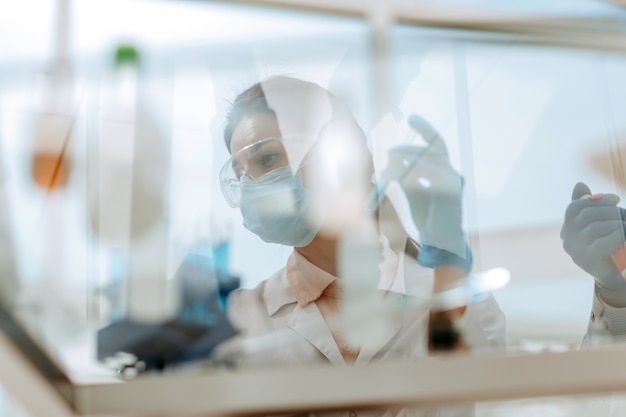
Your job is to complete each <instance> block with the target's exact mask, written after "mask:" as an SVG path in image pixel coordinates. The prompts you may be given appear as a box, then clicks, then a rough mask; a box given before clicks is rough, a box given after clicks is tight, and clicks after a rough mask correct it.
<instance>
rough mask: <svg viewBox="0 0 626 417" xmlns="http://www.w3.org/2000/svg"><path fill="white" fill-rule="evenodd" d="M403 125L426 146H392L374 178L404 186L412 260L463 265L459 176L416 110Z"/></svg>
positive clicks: (466, 258)
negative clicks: (414, 239)
mask: <svg viewBox="0 0 626 417" xmlns="http://www.w3.org/2000/svg"><path fill="white" fill-rule="evenodd" d="M409 124H410V126H411V128H412V129H413V130H415V131H416V132H417V133H419V134H420V135H421V136H422V137H423V138H424V140H425V141H426V142H427V144H428V145H427V146H413V145H400V146H397V147H394V148H392V149H391V150H390V151H389V163H388V165H387V168H386V169H385V170H384V171H383V173H382V174H381V177H380V182H381V186H382V187H383V188H384V187H386V185H387V184H388V183H390V182H392V181H397V182H398V184H399V185H400V187H401V188H402V190H403V191H404V193H405V195H406V197H407V200H408V203H409V206H410V208H411V217H412V219H413V222H414V223H415V226H416V228H417V229H418V230H419V233H420V242H421V243H422V249H421V250H420V254H419V256H418V261H420V263H421V264H422V265H424V266H428V267H435V266H448V265H458V266H463V267H465V268H466V269H467V270H469V269H471V253H470V251H469V248H468V246H467V244H466V242H465V233H464V231H463V227H462V223H463V208H462V196H463V179H462V177H461V175H460V174H459V173H458V172H456V171H455V170H454V168H453V167H452V165H451V164H450V160H449V159H448V151H447V149H446V145H445V142H444V141H443V139H442V138H441V136H440V135H439V134H438V133H437V131H436V130H435V129H434V128H433V127H432V126H431V125H430V124H429V123H428V122H427V121H425V120H424V119H422V118H421V117H419V116H416V115H412V116H410V117H409ZM379 192H380V191H379Z"/></svg>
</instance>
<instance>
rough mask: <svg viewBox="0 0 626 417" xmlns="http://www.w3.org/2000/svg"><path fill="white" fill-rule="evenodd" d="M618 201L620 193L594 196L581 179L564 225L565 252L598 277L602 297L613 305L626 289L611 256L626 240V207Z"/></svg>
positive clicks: (562, 234)
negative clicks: (618, 204)
mask: <svg viewBox="0 0 626 417" xmlns="http://www.w3.org/2000/svg"><path fill="white" fill-rule="evenodd" d="M618 202H619V197H618V196H617V195H615V194H594V195H592V194H591V190H590V189H589V187H587V185H585V184H584V183H582V182H579V183H578V184H576V186H575V187H574V190H573V192H572V202H571V203H570V204H569V205H568V206H567V209H566V211H565V220H564V222H563V226H562V228H561V240H562V241H563V248H564V249H565V252H567V254H568V255H569V256H570V257H571V258H572V260H573V261H574V263H576V265H578V266H579V267H581V268H582V269H583V270H584V271H585V272H587V273H589V274H590V275H592V276H593V277H594V279H595V281H596V285H597V287H598V290H599V291H600V292H601V297H602V298H603V299H604V300H605V301H607V302H609V303H610V304H612V305H616V303H615V302H611V300H612V299H613V298H615V295H616V294H615V292H616V291H624V290H626V281H624V278H623V277H622V275H621V274H620V272H619V271H618V270H617V268H616V267H615V265H614V263H613V260H612V259H611V253H613V251H615V250H616V249H618V248H620V247H622V246H623V245H624V242H625V240H624V233H625V231H626V210H625V209H623V208H621V207H617V203H618ZM613 301H619V300H613ZM619 304H622V303H621V302H620V303H619Z"/></svg>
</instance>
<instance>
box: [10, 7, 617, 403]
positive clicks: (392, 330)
mask: <svg viewBox="0 0 626 417" xmlns="http://www.w3.org/2000/svg"><path fill="white" fill-rule="evenodd" d="M146 7H149V6H146ZM320 19H322V18H320ZM325 22H326V21H324V19H322V20H321V22H320V25H321V27H331V28H332V27H333V24H337V25H338V26H337V30H338V31H339V30H340V29H341V30H343V29H345V28H343V27H342V26H341V25H340V24H339V23H338V22H334V21H333V22H334V23H333V24H328V22H326V23H325ZM288 28H289V30H293V25H289V26H288ZM287 32H289V31H287ZM359 35H362V33H361V32H360V29H359V30H357V31H355V34H354V35H351V36H346V37H345V38H342V40H341V42H339V41H336V40H333V42H328V40H327V39H325V38H321V37H317V36H313V35H311V34H310V33H308V34H307V36H306V37H297V36H287V37H284V39H283V38H282V37H278V38H276V39H266V38H264V39H263V40H262V41H260V40H258V39H252V40H251V42H247V41H248V40H250V39H246V42H243V43H237V44H233V45H231V46H229V47H228V48H226V49H227V50H226V49H225V47H223V46H221V45H211V46H206V48H207V49H206V50H210V51H211V52H212V53H211V54H207V55H206V56H207V57H211V58H210V59H209V58H207V61H206V62H204V61H203V62H198V61H195V60H193V59H189V55H185V54H182V55H184V58H186V59H189V61H186V60H185V59H181V62H183V63H182V64H180V66H181V67H184V68H183V69H182V70H180V67H179V68H178V69H177V70H175V71H171V68H170V67H169V64H167V65H166V64H163V62H165V61H167V59H163V60H160V59H161V58H163V57H169V56H170V55H167V53H166V52H164V51H161V50H159V49H158V48H156V50H155V51H148V52H147V55H146V56H147V57H148V58H150V57H152V58H155V59H154V62H151V61H149V59H148V61H147V62H150V63H151V65H154V66H153V67H150V68H151V69H152V70H154V72H153V73H151V75H154V78H150V77H146V79H145V80H142V81H147V82H153V83H154V85H152V86H151V87H153V89H150V88H148V89H146V90H143V89H142V88H143V87H145V85H141V86H140V85H139V84H136V85H133V86H131V88H129V89H128V88H125V87H128V86H125V85H117V86H118V87H120V89H119V91H118V90H117V89H111V88H109V87H110V86H109V85H108V84H107V83H106V82H105V81H106V80H107V79H108V78H109V75H111V74H109V73H107V72H106V71H108V67H106V70H104V71H103V73H102V74H104V75H102V74H100V73H97V75H93V74H90V75H89V77H87V78H88V79H89V82H90V86H89V94H88V96H89V97H88V99H87V100H86V102H85V103H84V105H82V106H81V107H80V109H79V112H78V113H77V114H78V116H76V117H77V125H76V129H75V130H74V131H73V142H72V144H71V145H72V147H73V150H76V152H74V153H72V156H71V158H69V157H68V153H67V150H66V146H67V142H66V141H65V142H63V143H61V142H54V143H53V145H55V146H56V145H59V146H57V147H56V148H55V149H56V150H54V151H48V149H51V148H54V146H50V147H48V148H46V146H44V144H42V146H40V147H35V151H34V152H30V153H29V151H26V150H25V149H26V146H24V145H23V143H24V141H22V140H21V139H22V138H23V137H24V134H22V136H20V135H14V133H15V132H22V131H24V130H25V129H23V128H24V126H26V125H30V122H31V121H32V119H28V118H27V116H24V115H23V114H21V113H19V112H16V111H13V110H6V109H5V108H4V107H3V110H2V122H3V123H2V126H1V127H0V129H1V130H0V134H1V139H2V149H3V154H2V157H3V158H5V159H6V160H7V163H5V165H6V166H7V167H8V168H7V171H8V172H9V174H10V175H9V178H10V179H9V180H8V181H7V184H8V186H7V187H6V189H5V190H4V191H6V192H7V196H8V200H9V201H10V204H11V208H12V214H11V216H12V217H11V220H12V221H11V222H8V223H11V224H12V226H11V227H14V234H15V237H16V238H15V252H17V254H18V255H17V256H16V259H17V262H18V264H19V265H18V266H19V268H18V269H19V271H20V274H21V275H22V276H21V281H22V283H24V284H28V285H26V286H25V287H26V288H30V289H32V288H35V289H37V290H38V291H39V292H38V293H37V294H39V297H38V298H37V297H35V298H34V300H33V299H28V298H27V297H21V298H20V300H19V301H20V302H19V303H17V307H16V310H17V315H19V316H20V317H22V316H28V317H31V321H33V322H35V324H39V325H41V324H48V323H50V321H54V320H58V323H57V325H58V327H63V326H65V325H66V324H67V322H68V321H69V320H66V319H67V318H68V317H69V318H72V319H75V320H74V323H73V325H72V326H69V325H68V327H67V328H65V330H66V331H60V332H58V334H57V336H58V339H57V340H55V342H56V343H57V344H58V346H57V350H58V351H59V352H60V353H61V354H60V356H61V358H62V361H64V362H65V365H66V367H67V368H68V369H70V370H71V371H72V373H75V374H76V375H80V376H81V377H84V373H91V374H92V375H91V376H93V375H97V376H104V377H105V379H106V378H108V380H117V378H118V377H120V376H122V377H126V378H130V377H136V376H138V375H139V374H142V373H146V372H148V373H150V372H153V371H163V370H172V371H174V370H176V369H177V368H179V367H180V368H184V369H188V368H187V367H191V368H193V367H195V366H196V365H197V366H198V367H199V368H200V369H204V368H201V367H202V366H210V367H212V366H222V365H228V366H234V369H236V370H239V369H245V368H246V366H247V365H257V366H258V365H261V366H268V365H294V364H298V365H301V364H326V365H328V364H330V365H334V366H337V367H343V366H345V365H362V364H371V363H375V362H378V361H380V360H383V359H406V360H408V361H414V362H416V361H419V360H422V359H424V358H426V357H428V356H435V355H436V356H438V357H442V358H445V357H447V356H446V355H450V356H452V355H454V356H461V357H471V356H472V355H474V354H475V353H481V354H482V353H487V354H492V355H497V354H502V353H504V352H505V350H506V349H508V352H509V353H511V354H532V353H537V352H546V351H548V352H562V351H566V350H576V349H579V348H580V345H581V343H582V344H583V346H585V347H595V346H604V345H606V344H612V343H615V342H620V341H622V340H623V337H624V334H623V331H622V329H624V328H626V326H622V321H623V317H622V316H623V314H622V312H621V311H620V309H621V308H623V306H624V303H625V301H624V300H626V288H625V287H626V281H624V279H623V277H622V275H621V273H620V272H622V271H623V270H624V268H623V267H622V266H621V264H620V262H621V258H620V257H619V256H617V255H619V253H616V252H615V251H616V250H619V248H621V247H622V245H623V244H624V241H625V240H624V230H625V228H624V221H625V220H624V218H625V217H626V215H625V214H624V213H626V212H625V211H624V209H623V208H621V206H620V204H621V203H620V202H619V197H622V198H623V197H624V195H626V194H625V193H624V182H623V176H624V173H623V164H622V161H621V155H622V153H620V152H619V149H621V142H622V139H623V138H622V136H623V130H624V128H625V127H626V118H625V116H624V115H623V114H622V113H623V112H620V111H619V109H622V108H623V107H624V105H626V102H625V100H626V99H625V98H624V97H626V94H624V93H626V88H625V87H626V85H625V84H624V82H623V76H622V74H623V70H624V66H625V65H626V60H625V59H624V56H622V55H621V54H619V53H609V52H598V51H589V50H584V49H560V48H558V47H554V46H541V45H529V44H523V43H520V42H518V41H516V40H512V39H511V37H506V38H503V37H502V38H501V37H499V36H497V35H487V34H482V35H484V36H483V37H481V39H480V40H478V38H474V40H472V39H470V38H465V37H464V36H460V35H462V33H460V32H456V31H455V32H451V31H446V30H433V29H428V30H427V29H424V28H416V27H401V26H398V27H396V28H394V30H393V31H392V38H391V43H390V46H391V48H390V49H389V50H390V51H392V53H393V54H392V56H390V57H389V59H390V63H391V64H392V65H391V66H390V68H393V77H392V80H390V82H389V86H390V87H391V89H390V91H389V92H388V93H389V97H390V98H391V99H390V108H389V109H388V110H389V111H388V112H387V113H385V114H376V113H375V111H374V109H378V108H379V106H378V105H377V103H374V102H372V97H373V96H374V94H373V93H372V88H373V84H374V83H372V82H371V81H372V80H371V74H370V72H369V68H371V66H372V65H373V64H375V62H372V60H371V59H372V56H371V55H370V54H369V52H370V51H369V50H368V49H367V48H368V45H369V44H368V43H367V42H366V41H363V40H362V39H361V38H360V36H359ZM482 35H481V36H482ZM252 41H253V42H252ZM311 46H316V47H317V48H309V47H311ZM189 48H191V49H193V48H194V46H193V45H192V46H189ZM204 50H205V49H203V51H204ZM304 50H307V51H310V52H307V54H303V53H302V51H304ZM194 51H195V49H194ZM213 52H214V53H213ZM151 53H152V54H153V55H150V54H151ZM161 54H163V55H161ZM225 54H226V55H228V54H234V55H236V56H237V57H239V58H241V59H239V60H233V61H230V60H228V59H222V58H223V57H224V56H226V55H225ZM103 55H104V54H103ZM190 55H194V54H193V53H192V54H190ZM203 56H204V55H203ZM228 56H230V55H228ZM212 57H220V59H214V58H212ZM103 61H104V58H103ZM155 62H156V63H155ZM231 62H236V63H233V64H231ZM94 65H95V66H96V67H97V66H98V65H100V64H99V63H97V62H96V63H94ZM102 67H103V68H104V66H102ZM261 69H262V70H261ZM294 73H295V74H297V75H292V74H294ZM286 74H289V75H286ZM134 75H136V74H134ZM110 78H115V77H110ZM148 78H149V79H148ZM251 80H252V82H250V81H251ZM118 81H119V80H118ZM134 81H137V80H136V79H135V80H134ZM257 81H258V82H257ZM121 84H123V83H121ZM17 85H23V84H17ZM208 86H210V87H208ZM140 87H141V88H140ZM22 88H25V87H22ZM25 89H26V90H28V88H25ZM7 91H9V90H3V93H2V94H4V95H5V97H4V98H3V102H5V100H9V99H10V92H7ZM26 92H28V91H26ZM118 92H120V96H119V97H117V98H118V99H120V100H119V101H120V102H123V101H124V100H125V98H128V97H129V98H130V101H131V103H130V104H128V103H126V104H127V106H126V107H124V103H122V104H120V103H117V104H118V105H119V106H117V107H116V103H113V104H111V103H110V102H108V101H107V100H108V99H109V98H111V97H110V96H112V95H115V94H117V93H118ZM123 92H130V95H129V96H128V97H126V96H124V97H122V96H123V95H124V94H122V93H123ZM155 92H156V93H155ZM233 92H234V94H233ZM17 93H20V92H17ZM6 97H9V98H6ZM113 98H115V97H113ZM139 99H141V100H142V101H141V103H140V104H141V106H140V105H138V104H137V102H138V100H139ZM231 100H232V101H231ZM109 101H114V100H109ZM207 102H210V103H211V104H210V105H207V104H206V103H207ZM110 110H114V111H113V112H111V111H110ZM115 110H117V112H116V111H115ZM173 115H178V116H179V117H178V118H176V117H172V116H173ZM183 115H184V116H183ZM44 119H46V118H45V117H44V118H42V120H44ZM66 119H67V120H69V118H66ZM47 120H50V125H51V126H53V125H54V126H53V128H54V129H57V128H58V129H57V131H58V132H60V131H62V130H63V129H65V128H67V127H68V126H67V123H66V122H67V120H65V119H64V120H63V121H62V122H59V121H58V120H52V119H47ZM55 123H57V124H55ZM63 123H65V124H63ZM72 123H73V122H72ZM80 123H83V124H80ZM61 125H63V126H61ZM85 126H86V128H85ZM51 129H52V128H51ZM66 130H67V129H66ZM66 130H65V131H66ZM55 132H56V131H55ZM416 136H417V137H419V138H418V139H417V140H414V139H416ZM58 137H63V138H65V139H67V138H66V136H62V135H61V136H58ZM41 138H42V140H43V139H46V138H50V136H49V135H48V136H47V135H44V134H43V133H42V136H41ZM55 138H56V136H55ZM137 139H140V140H139V141H137ZM224 140H225V142H226V146H224ZM49 142H50V141H48V143H49ZM29 144H31V145H32V143H31V142H29ZM5 150H6V152H5ZM30 151H32V149H30ZM598 161H600V162H598ZM94 162H95V163H94ZM28 164H31V168H32V170H30V171H29V168H28V167H29V165H28ZM33 182H34V183H35V185H36V188H40V189H35V190H33V187H31V186H32V183H33ZM579 182H583V183H584V184H586V185H585V187H586V188H582V187H583V186H577V185H576V184H577V183H579ZM41 188H43V189H44V190H46V191H50V190H63V191H64V193H63V197H64V199H63V201H62V202H61V201H60V200H59V201H56V206H55V209H56V211H55V213H57V216H56V217H48V218H47V219H48V220H50V219H52V221H51V222H50V223H51V224H52V225H56V228H53V227H50V228H46V227H42V226H41V224H40V222H38V220H37V219H38V218H39V217H37V216H39V214H40V213H41V212H46V211H47V210H48V209H49V208H50V206H49V205H46V204H47V202H46V201H44V200H45V196H44V194H46V193H41ZM56 194H57V195H58V194H59V193H56ZM621 205H622V206H623V204H621ZM224 230H227V231H226V232H224ZM57 235H59V236H60V235H62V239H59V240H56V239H54V238H55V237H56V236H57ZM40 240H43V241H44V243H39V244H38V245H37V246H36V249H37V250H31V248H32V246H31V244H32V242H37V241H40ZM55 254H58V256H56V255H55ZM616 254H617V255H616ZM612 256H613V258H611V257H612ZM51 260H52V261H54V262H56V263H54V264H52V263H48V262H51ZM33 265H34V266H33ZM48 266H50V268H48ZM53 266H54V267H58V269H55V270H54V271H53V268H52V267H53ZM496 268H501V269H496ZM489 271H500V272H503V271H506V273H505V274H504V275H506V277H507V278H508V277H509V275H510V278H511V280H510V283H509V284H508V285H506V286H504V285H496V284H494V283H493V282H490V283H488V284H486V285H483V284H485V282H482V281H480V279H479V278H480V276H481V275H480V274H481V273H489ZM53 272H54V273H53ZM51 277H52V278H51ZM45 278H48V279H50V282H47V283H46V285H48V284H51V285H52V286H53V287H55V291H50V292H47V291H45V290H44V291H41V288H42V286H40V285H39V284H41V283H42V282H44V280H45ZM151 280H152V281H155V280H157V281H158V282H159V283H161V284H163V285H162V286H158V285H157V286H154V287H152V286H150V284H148V283H147V282H148V281H151ZM481 285H482V287H481ZM239 287H242V288H239ZM479 287H480V288H479ZM45 288H48V287H45ZM24 294H26V295H28V294H29V293H28V292H27V291H25V292H24V293H23V294H21V295H22V296H24ZM68 294H71V295H72V296H69V295H68ZM76 294H78V295H76ZM172 294H173V295H174V296H173V297H170V296H172ZM46 297H47V298H46ZM72 297H73V298H72ZM43 298H45V299H46V303H47V304H46V305H47V306H48V307H49V306H55V309H54V310H53V311H54V312H55V313H57V314H56V315H48V316H47V318H46V321H44V320H41V321H38V320H37V319H38V318H41V317H43V316H45V314H42V313H41V311H44V312H45V311H48V310H45V309H44V310H37V309H33V310H29V308H30V307H32V304H33V301H34V303H35V304H36V302H38V301H41V299H43ZM70 298H72V299H73V304H72V303H64V302H65V301H67V300H68V299H70ZM174 298H175V300H174ZM154 300H159V301H157V302H155V301H154ZM68 305H69V306H70V307H71V308H69V307H67V306H68ZM146 305H147V307H146ZM59 306H61V307H59ZM76 306H78V307H76ZM66 307H67V308H66ZM142 308H143V310H142ZM20 309H21V311H20ZM25 312H26V313H27V314H24V313H25ZM155 312H156V313H155ZM163 312H165V313H164V314H157V313H163ZM142 313H145V314H142ZM153 313H154V314H153ZM590 313H591V314H590ZM29 315H30V316H29ZM590 315H591V318H590ZM33 317H34V320H33ZM77 322H78V323H77ZM68 329H69V330H68ZM94 335H95V336H96V337H94ZM53 350H54V349H53ZM75 352H79V354H77V355H72V354H71V353H75ZM78 379H80V378H78ZM87 379H88V378H87ZM468 383H469V381H468ZM525 406H526V405H525V404H522V403H515V404H512V405H511V407H513V408H516V409H520V410H521V409H525ZM478 410H482V411H483V412H485V413H487V412H488V410H487V409H486V408H484V407H481V406H480V404H479V405H478V407H477V411H478ZM489 412H491V411H489ZM493 412H498V413H503V412H504V411H502V410H494V411H493ZM486 415H497V414H493V413H492V414H486Z"/></svg>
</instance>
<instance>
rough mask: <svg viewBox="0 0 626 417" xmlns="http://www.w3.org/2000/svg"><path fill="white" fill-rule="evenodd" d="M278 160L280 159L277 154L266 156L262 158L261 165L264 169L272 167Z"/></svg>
mask: <svg viewBox="0 0 626 417" xmlns="http://www.w3.org/2000/svg"><path fill="white" fill-rule="evenodd" d="M276 158H278V155H277V154H275V153H268V154H265V155H263V156H262V157H261V164H262V165H263V166H264V167H267V166H271V165H272V164H273V163H274V161H275V160H276Z"/></svg>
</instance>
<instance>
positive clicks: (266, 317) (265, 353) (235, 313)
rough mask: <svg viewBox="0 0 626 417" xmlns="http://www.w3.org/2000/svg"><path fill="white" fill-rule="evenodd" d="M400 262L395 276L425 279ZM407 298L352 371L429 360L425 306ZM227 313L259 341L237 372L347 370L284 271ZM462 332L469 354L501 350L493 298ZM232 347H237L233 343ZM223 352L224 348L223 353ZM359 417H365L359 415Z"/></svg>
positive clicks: (239, 295) (411, 264)
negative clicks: (320, 366) (311, 366)
mask: <svg viewBox="0 0 626 417" xmlns="http://www.w3.org/2000/svg"><path fill="white" fill-rule="evenodd" d="M399 260H400V265H399V267H398V273H399V274H402V275H406V274H410V273H411V271H415V272H417V271H416V270H417V269H418V268H419V269H422V273H423V270H424V268H421V267H420V266H419V265H418V264H417V262H415V261H414V260H412V259H410V258H408V257H406V256H400V258H399ZM426 282H429V281H426ZM430 282H432V281H430ZM430 282H429V283H430ZM402 297H406V296H405V295H402V294H401V293H398V292H393V291H392V292H389V293H388V296H387V297H386V298H385V303H398V302H399V301H400V298H402ZM410 297H411V300H412V301H414V303H411V304H412V306H411V307H410V308H406V309H404V310H402V312H401V313H400V314H398V315H396V316H394V317H393V318H392V319H391V320H389V321H388V324H389V327H390V328H389V332H386V333H384V334H381V335H380V337H378V338H372V339H371V340H370V341H369V342H368V343H366V344H365V345H363V346H362V347H361V350H360V352H359V356H358V358H357V360H356V363H355V365H362V364H367V363H368V362H371V361H379V360H384V359H385V358H404V359H407V360H413V359H416V358H419V357H420V356H425V355H426V354H427V342H428V340H427V319H428V301H427V298H424V297H422V296H420V295H419V294H418V295H416V296H410ZM405 304H406V303H405ZM228 313H229V318H230V319H231V321H232V322H233V324H234V325H235V326H236V327H238V328H239V329H241V330H242V332H243V334H242V337H244V338H247V341H255V340H256V341H261V343H251V344H250V345H248V346H247V347H246V350H245V353H244V354H239V357H238V358H237V361H238V363H239V365H240V366H246V365H248V366H254V365H268V364H283V365H284V364H303V363H317V362H320V363H324V362H326V363H328V362H330V363H331V364H333V365H335V366H347V365H346V362H345V361H344V359H343V356H342V355H341V352H340V350H339V347H338V346H337V344H336V342H335V340H334V338H333V336H332V333H331V329H330V327H329V325H328V323H327V322H326V321H325V319H324V317H323V316H322V314H321V312H320V310H319V309H318V307H317V305H316V304H315V303H310V304H308V305H306V306H304V307H301V306H300V305H298V303H297V302H296V299H295V298H294V296H293V295H292V293H291V291H290V289H289V284H288V281H287V276H286V272H285V268H283V269H281V270H280V271H278V272H277V273H275V274H274V275H273V276H271V277H270V278H269V279H267V280H265V281H263V282H261V283H260V284H259V285H258V286H257V287H256V288H254V289H241V290H237V291H235V292H234V293H232V294H231V296H230V299H229V307H228ZM460 327H461V328H462V329H463V336H464V341H465V342H466V343H467V344H468V345H470V346H471V348H472V349H474V350H503V349H504V346H505V321H504V316H503V314H502V311H501V310H500V308H499V307H498V305H497V304H496V302H495V300H494V299H493V297H491V296H488V297H486V298H485V299H483V300H481V301H480V302H476V303H472V304H470V305H469V306H468V308H467V310H466V313H465V315H464V317H463V318H462V320H461V323H460ZM270 334H271V335H273V336H271V337H270V338H265V339H264V338H263V337H262V336H263V335H270ZM231 343H235V344H236V343H237V341H236V340H235V341H232V342H231ZM267 343H269V344H267ZM227 349H228V345H227V346H226V348H225V350H227ZM343 414H344V415H345V416H350V415H351V414H350V413H343ZM357 414H358V415H359V416H361V415H364V414H363V413H361V412H358V413H357ZM325 415H326V414H325ZM336 415H342V414H341V413H338V414H336ZM388 415H417V416H471V415H473V407H456V408H454V409H446V410H442V409H437V410H430V411H425V410H410V412H409V411H407V410H394V411H393V412H388ZM352 416H354V414H352Z"/></svg>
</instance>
